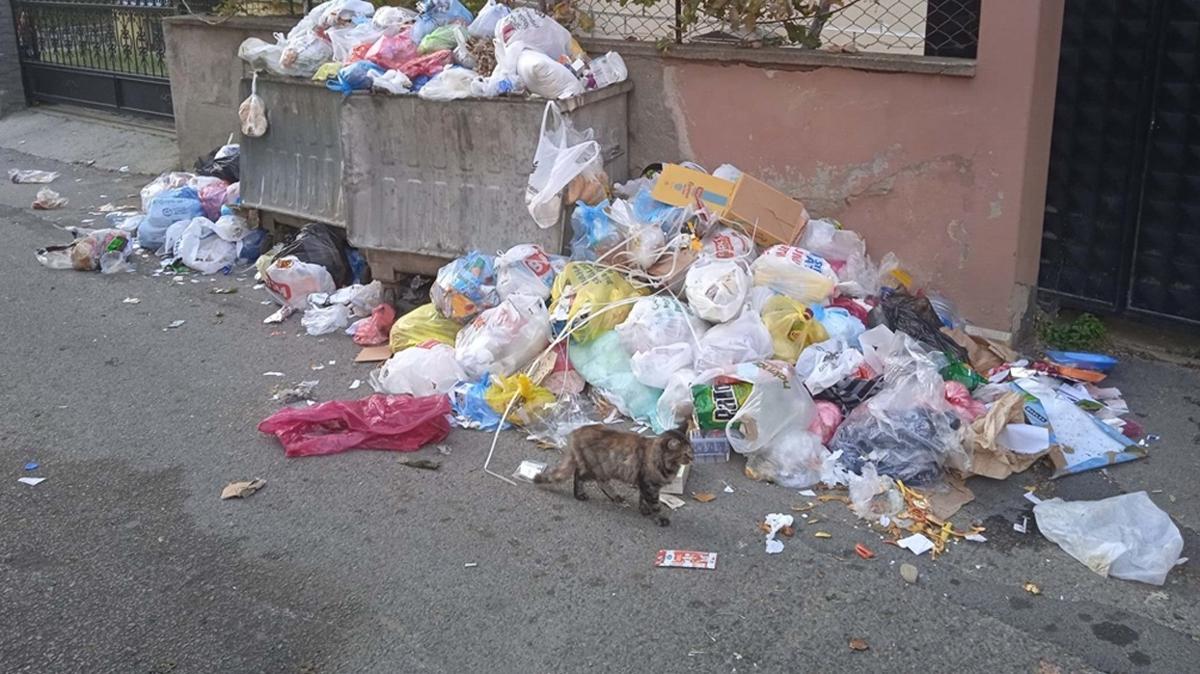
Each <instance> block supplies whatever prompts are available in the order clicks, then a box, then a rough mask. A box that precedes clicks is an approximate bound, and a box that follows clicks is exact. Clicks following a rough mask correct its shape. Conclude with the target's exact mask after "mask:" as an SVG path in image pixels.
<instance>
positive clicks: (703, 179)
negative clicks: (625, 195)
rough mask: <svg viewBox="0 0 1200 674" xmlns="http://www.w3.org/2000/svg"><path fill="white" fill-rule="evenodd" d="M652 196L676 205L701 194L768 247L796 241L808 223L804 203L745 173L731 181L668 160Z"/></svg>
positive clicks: (718, 212)
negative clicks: (670, 162)
mask: <svg viewBox="0 0 1200 674" xmlns="http://www.w3.org/2000/svg"><path fill="white" fill-rule="evenodd" d="M650 196H651V197H653V198H654V199H656V200H658V201H661V202H663V203H665V204H670V205H672V206H687V205H689V204H693V203H695V200H696V199H697V198H699V199H700V201H702V202H703V203H704V205H705V206H707V207H708V209H709V210H710V211H712V212H713V214H715V215H717V216H719V217H721V218H722V219H724V220H726V221H728V222H729V223H731V224H733V225H735V226H737V227H738V228H740V229H741V230H742V231H744V232H745V233H746V234H748V235H750V236H752V237H753V238H754V240H755V242H756V243H758V244H759V245H761V246H764V247H769V246H774V245H776V244H780V243H782V244H786V245H791V244H793V243H795V242H796V240H797V239H799V238H800V235H801V234H802V233H803V232H804V227H805V225H807V224H808V211H807V210H806V209H805V208H804V204H802V203H800V202H799V201H796V200H795V199H793V198H791V197H789V196H788V195H786V194H784V193H782V192H780V191H779V190H776V189H775V188H773V187H771V186H770V185H768V184H766V183H764V182H763V181H761V180H759V179H757V178H755V177H753V176H749V175H746V174H744V173H743V174H742V176H741V177H740V178H738V180H737V182H730V181H728V180H722V179H720V178H714V177H713V176H710V175H708V174H707V173H704V172H703V171H695V170H692V169H688V168H684V167H682V166H679V165H676V164H667V165H666V166H664V167H663V170H662V173H660V174H659V175H658V181H657V182H655V184H654V189H653V190H652V191H651V192H650Z"/></svg>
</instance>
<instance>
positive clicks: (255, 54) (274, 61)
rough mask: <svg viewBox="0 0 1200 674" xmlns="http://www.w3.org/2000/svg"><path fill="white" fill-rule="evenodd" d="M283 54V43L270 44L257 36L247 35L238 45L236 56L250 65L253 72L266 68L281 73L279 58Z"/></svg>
mask: <svg viewBox="0 0 1200 674" xmlns="http://www.w3.org/2000/svg"><path fill="white" fill-rule="evenodd" d="M282 55H283V44H282V43H277V44H271V43H269V42H266V41H265V40H261V39H259V38H257V37H248V38H246V39H245V40H242V44H240V45H238V58H240V59H242V60H243V61H245V62H246V63H248V64H249V65H250V68H251V69H252V70H254V71H255V72H258V71H259V70H267V71H270V72H273V73H277V74H280V75H282V74H283V68H282V67H281V66H280V65H279V59H280V57H281V56H282Z"/></svg>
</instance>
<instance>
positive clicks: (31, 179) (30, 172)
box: [8, 169, 59, 185]
mask: <svg viewBox="0 0 1200 674" xmlns="http://www.w3.org/2000/svg"><path fill="white" fill-rule="evenodd" d="M58 176H59V173H58V171H39V170H36V169H25V170H22V169H9V170H8V179H9V180H11V181H12V182H14V183H17V184H20V185H25V184H40V183H52V182H54V181H55V180H56V179H57V178H58Z"/></svg>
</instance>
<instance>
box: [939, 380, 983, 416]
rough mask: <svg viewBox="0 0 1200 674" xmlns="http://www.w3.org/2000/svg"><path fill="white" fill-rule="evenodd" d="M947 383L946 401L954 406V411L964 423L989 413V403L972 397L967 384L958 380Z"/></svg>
mask: <svg viewBox="0 0 1200 674" xmlns="http://www.w3.org/2000/svg"><path fill="white" fill-rule="evenodd" d="M945 385H946V402H948V403H950V407H952V408H954V413H955V414H957V415H958V418H959V419H962V420H963V423H967V424H969V423H971V422H972V421H975V420H976V419H978V418H979V417H981V416H983V415H985V414H987V405H984V404H983V403H981V402H979V401H978V400H976V399H974V398H972V397H971V391H970V390H968V389H967V387H966V386H964V385H963V384H961V383H959V382H956V381H948V382H945Z"/></svg>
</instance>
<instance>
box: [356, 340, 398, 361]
mask: <svg viewBox="0 0 1200 674" xmlns="http://www.w3.org/2000/svg"><path fill="white" fill-rule="evenodd" d="M391 357H392V349H391V347H389V346H388V345H387V344H381V345H379V346H364V347H363V350H362V351H359V352H358V355H357V356H355V357H354V362H356V363H382V362H383V361H385V360H387V359H388V358H391Z"/></svg>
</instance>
